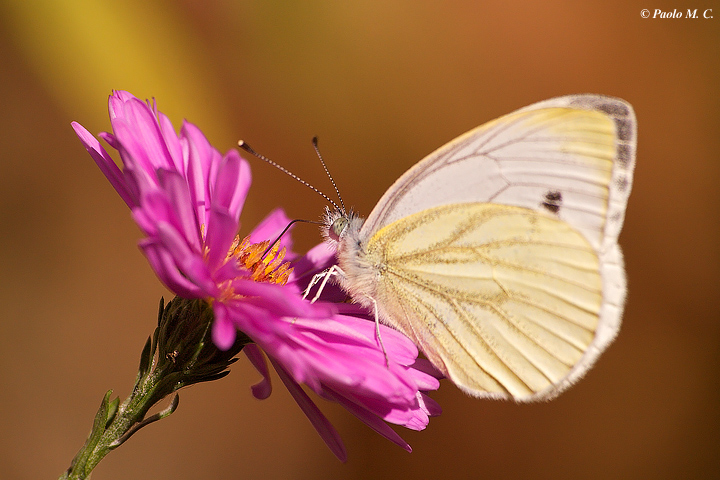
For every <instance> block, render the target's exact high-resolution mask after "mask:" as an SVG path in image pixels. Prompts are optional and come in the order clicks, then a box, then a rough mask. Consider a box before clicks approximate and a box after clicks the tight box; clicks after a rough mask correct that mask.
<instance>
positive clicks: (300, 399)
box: [270, 358, 347, 462]
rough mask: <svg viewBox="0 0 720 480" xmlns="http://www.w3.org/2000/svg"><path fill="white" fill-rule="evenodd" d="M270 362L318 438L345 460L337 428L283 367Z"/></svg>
mask: <svg viewBox="0 0 720 480" xmlns="http://www.w3.org/2000/svg"><path fill="white" fill-rule="evenodd" d="M270 362H271V363H272V364H273V366H274V367H275V371H277V373H278V376H279V377H280V380H282V382H283V383H284V384H285V387H286V388H287V389H288V391H289V392H290V394H291V395H292V396H293V398H294V399H295V401H296V402H297V404H298V405H299V406H300V409H301V410H302V411H303V413H305V415H306V416H307V418H308V420H310V423H312V425H313V427H315V430H317V432H318V434H320V438H322V439H323V440H324V441H325V444H326V445H327V446H328V448H330V450H331V451H332V452H333V453H334V454H335V456H336V457H337V458H338V459H339V460H340V461H341V462H345V461H346V460H347V452H346V451H345V445H343V442H342V439H341V438H340V435H339V434H338V433H337V430H335V428H334V427H333V426H332V424H331V423H330V421H329V420H328V419H327V418H326V417H325V415H323V414H322V412H320V409H319V408H318V407H317V405H315V403H313V401H312V400H310V397H308V395H307V393H305V391H304V390H303V389H302V388H300V385H298V384H297V383H295V381H294V380H293V379H292V378H291V377H290V376H289V375H288V374H287V372H286V371H285V370H284V369H283V367H282V366H280V365H279V364H278V363H276V362H275V361H273V359H272V358H271V359H270Z"/></svg>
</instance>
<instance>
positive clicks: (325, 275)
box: [303, 265, 344, 303]
mask: <svg viewBox="0 0 720 480" xmlns="http://www.w3.org/2000/svg"><path fill="white" fill-rule="evenodd" d="M334 275H337V276H342V275H344V273H343V271H342V270H341V269H340V267H338V266H337V265H333V266H332V267H330V268H329V269H327V270H325V271H324V272H321V273H318V274H316V275H314V276H313V278H312V280H311V281H310V284H309V285H308V287H307V288H306V289H305V293H304V294H303V300H304V299H306V298H307V296H308V295H309V294H310V289H311V288H312V287H313V286H314V285H316V284H317V283H318V282H319V281H320V280H321V279H322V283H321V284H320V288H318V291H317V293H316V294H315V297H313V299H312V300H310V303H315V302H316V301H317V300H318V299H319V298H320V295H321V294H322V292H323V290H325V285H327V282H328V280H330V277H332V276H334Z"/></svg>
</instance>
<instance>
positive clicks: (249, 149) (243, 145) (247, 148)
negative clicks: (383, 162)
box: [238, 140, 345, 212]
mask: <svg viewBox="0 0 720 480" xmlns="http://www.w3.org/2000/svg"><path fill="white" fill-rule="evenodd" d="M238 147H240V148H242V149H243V150H245V151H246V152H248V153H249V154H250V155H253V156H255V157H257V158H259V159H260V160H262V161H263V162H266V163H269V164H270V165H272V166H273V167H275V168H277V169H278V170H280V171H281V172H284V173H286V174H288V175H290V176H291V177H292V178H294V179H295V180H297V181H298V182H300V183H302V184H303V185H305V186H306V187H308V188H310V189H311V190H313V191H314V192H315V193H317V194H318V195H320V196H321V197H323V198H324V199H325V200H327V201H328V202H330V203H331V204H332V206H333V207H335V208H336V209H338V210H340V207H338V204H337V203H335V202H333V201H332V200H331V199H330V197H328V196H327V195H325V194H324V193H323V192H321V191H320V190H318V189H317V188H315V187H313V186H312V185H310V184H309V183H308V182H306V181H305V180H303V179H302V178H300V177H298V176H297V175H295V174H294V173H292V172H291V171H290V170H288V169H287V168H285V167H283V166H281V165H279V164H277V163H275V162H273V161H272V160H270V159H269V158H267V157H266V156H265V155H263V154H261V153H257V152H256V151H255V150H254V149H253V148H252V147H251V146H250V145H248V144H247V143H245V141H244V140H240V141H239V142H238ZM321 160H322V159H321ZM323 165H325V164H324V163H323ZM325 171H327V169H325ZM331 180H332V177H331ZM333 185H335V182H333ZM336 190H337V188H336ZM340 203H342V200H340ZM342 211H343V212H344V211H345V206H344V205H343V209H342Z"/></svg>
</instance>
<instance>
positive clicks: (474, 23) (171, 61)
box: [0, 0, 720, 480]
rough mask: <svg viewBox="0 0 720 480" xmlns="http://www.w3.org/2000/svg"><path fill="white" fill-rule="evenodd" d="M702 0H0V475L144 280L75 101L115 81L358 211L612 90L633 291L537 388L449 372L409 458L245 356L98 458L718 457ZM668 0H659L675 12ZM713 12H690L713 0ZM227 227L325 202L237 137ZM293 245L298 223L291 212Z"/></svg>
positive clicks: (715, 68)
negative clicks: (561, 109) (622, 129)
mask: <svg viewBox="0 0 720 480" xmlns="http://www.w3.org/2000/svg"><path fill="white" fill-rule="evenodd" d="M707 5H709V3H707V2H698V3H686V2H683V3H682V5H677V4H673V2H670V1H665V0H653V1H652V2H650V1H648V0H643V2H637V1H634V0H632V1H611V2H603V3H600V2H586V3H583V2H576V1H569V0H568V1H546V2H531V1H526V2H521V1H516V2H475V1H456V2H442V6H441V2H412V1H405V2H402V1H392V0H390V1H387V0H385V1H365V2H331V1H318V2H287V4H286V2H261V1H253V2H249V1H248V2H240V1H231V0H224V1H220V0H215V1H207V0H204V1H193V0H182V1H169V0H165V1H162V0H153V1H140V0H114V1H112V2H111V1H109V0H102V1H101V0H96V1H81V0H74V1H64V2H57V1H50V0H45V1H43V0H37V1H32V2H27V1H20V0H5V1H3V2H2V3H0V59H1V62H2V64H1V66H2V68H0V102H1V104H0V105H1V107H2V111H1V113H0V125H1V128H0V201H1V202H2V204H1V207H0V216H1V219H0V274H1V275H2V281H0V304H1V305H2V306H3V312H2V319H1V320H0V372H2V373H0V478H3V479H37V478H57V477H58V476H59V475H60V473H61V472H62V471H63V470H64V469H65V468H67V467H68V465H69V462H70V460H71V459H72V457H73V456H74V455H75V453H76V451H77V450H78V449H79V448H80V446H81V445H82V443H83V442H84V440H85V436H86V435H87V434H88V432H89V431H90V426H91V423H92V419H93V416H94V414H95V411H96V409H97V407H98V405H99V403H100V400H101V398H102V396H103V394H104V393H105V391H106V390H107V389H110V388H112V389H114V390H115V393H116V394H118V395H120V396H121V398H125V396H126V395H127V394H128V393H129V390H130V388H131V387H132V384H133V381H134V378H135V374H136V371H137V370H136V369H137V365H138V360H139V355H140V351H141V349H142V346H143V344H144V342H145V339H146V338H147V336H148V335H149V334H150V333H151V332H152V329H153V326H154V323H155V319H156V310H157V304H158V300H159V297H160V296H161V295H165V297H166V298H169V294H168V292H167V291H166V290H165V289H164V288H163V287H162V286H161V285H160V284H159V282H158V281H157V280H156V278H155V276H154V274H153V273H152V271H151V270H150V268H149V267H148V265H147V263H146V261H145V259H144V257H143V256H142V254H141V253H140V252H139V251H138V249H137V247H136V243H137V240H138V239H139V232H138V230H137V228H136V227H135V225H134V223H133V222H132V220H131V219H130V215H129V213H128V211H127V209H126V207H125V205H124V204H123V203H122V201H121V200H120V198H119V197H118V196H117V195H116V193H115V192H114V191H113V189H112V188H111V187H110V185H109V183H108V182H107V181H106V180H105V178H104V177H103V176H102V175H101V173H100V171H99V170H98V169H97V167H96V166H95V165H94V163H93V162H92V160H91V159H90V157H89V156H88V155H87V153H86V152H85V150H84V149H83V147H82V145H81V144H80V142H79V141H78V140H77V139H76V138H75V136H74V134H73V131H72V129H71V128H70V122H71V121H72V120H77V121H79V122H80V123H82V124H83V125H84V126H85V127H87V128H88V129H89V130H90V131H92V132H98V131H102V130H106V129H108V128H109V121H108V119H107V110H106V101H107V95H108V94H109V93H110V91H111V89H125V90H129V91H131V92H132V93H134V94H135V95H136V96H138V97H141V98H149V97H155V98H156V99H157V102H158V105H159V108H160V109H161V110H163V111H164V112H166V113H168V114H169V116H170V118H171V119H172V120H173V121H174V123H175V125H176V126H178V127H179V125H180V122H181V121H182V119H183V118H187V119H188V120H190V121H192V122H194V123H196V124H197V125H198V126H199V127H200V128H202V129H203V131H204V132H205V134H206V135H207V136H208V138H209V139H210V141H211V142H212V143H213V144H214V145H215V146H216V147H218V148H219V149H220V150H222V151H225V150H227V149H228V148H232V147H233V146H234V145H235V143H236V142H237V140H238V139H240V138H242V139H244V140H246V141H248V142H249V143H250V144H251V145H253V146H254V147H255V148H256V149H257V150H259V151H261V152H263V153H264V154H265V155H267V156H269V157H270V158H272V159H274V160H276V161H278V162H279V163H281V164H283V165H284V166H286V167H287V168H289V169H290V170H292V171H294V172H295V173H297V174H299V175H300V176H302V177H303V178H304V179H306V180H308V181H309V182H311V183H313V184H315V185H316V186H318V187H320V188H322V189H323V190H325V191H326V192H328V193H330V194H332V191H331V187H330V185H329V182H328V180H327V179H326V178H325V177H324V174H323V172H322V169H321V167H320V165H319V164H318V162H317V160H316V157H315V154H314V152H313V149H312V146H311V143H310V139H311V138H312V137H313V135H318V136H319V137H320V147H321V150H322V152H323V155H324V157H325V159H326V161H327V162H328V164H329V167H330V169H331V171H332V173H333V175H334V176H335V180H336V182H337V184H338V186H339V187H340V189H341V191H342V193H343V196H344V198H345V202H346V203H349V204H353V205H354V206H355V207H356V208H357V209H358V210H359V211H360V212H362V213H364V214H367V213H369V212H370V210H371V209H372V207H373V205H374V204H375V203H376V202H377V200H378V199H379V198H380V196H381V195H382V193H383V192H384V191H385V189H386V188H387V187H388V186H389V185H390V184H391V183H392V182H393V181H394V180H395V179H396V178H397V177H398V176H399V175H400V174H401V173H402V172H404V171H405V170H406V169H408V168H409V167H410V166H412V165H413V164H414V163H415V162H416V161H418V160H419V159H420V158H422V157H423V156H425V155H426V154H427V153H429V152H431V151H432V150H434V149H435V148H436V147H438V146H440V145H442V144H443V143H445V142H447V141H449V140H451V139H452V138H454V137H455V136H457V135H459V134H461V133H463V132H465V131H466V130H469V129H470V128H472V127H475V126H476V125H479V124H481V123H483V122H485V121H487V120H490V119H493V118H495V117H497V116H499V115H502V114H504V113H508V112H510V111H512V110H514V109H516V108H519V107H522V106H525V105H527V104H530V103H533V102H536V101H539V100H543V99H546V98H549V97H553V96H557V95H563V94H568V93H582V92H594V93H603V94H608V95H614V96H619V97H622V98H624V99H626V100H628V101H629V102H631V103H632V104H633V105H634V107H635V109H636V113H637V116H638V122H639V145H638V162H637V170H636V176H635V184H634V189H633V194H632V196H631V198H630V204H629V207H628V211H627V218H626V225H625V229H624V231H623V233H622V235H621V238H620V243H621V245H622V247H623V250H624V252H625V258H626V263H627V270H628V277H629V299H628V303H627V309H626V314H625V317H624V324H623V328H622V330H621V332H620V335H619V337H618V339H617V341H616V342H615V344H614V345H612V347H611V348H610V349H609V350H608V351H607V352H606V353H605V354H604V355H603V356H602V357H601V359H600V361H599V362H598V364H597V366H596V367H595V368H594V369H593V370H592V371H591V372H590V373H589V374H588V375H587V376H586V378H585V379H583V380H582V381H581V382H580V383H579V384H578V385H577V386H575V387H574V388H572V389H571V390H569V391H568V392H566V393H565V394H563V395H561V396H560V397H559V398H558V399H556V400H554V401H552V402H548V403H542V404H535V405H515V404H512V403H502V402H491V401H480V400H475V399H472V398H469V397H467V396H465V395H464V394H462V393H461V392H460V391H459V390H457V389H456V388H455V387H454V386H453V385H452V384H450V383H447V382H443V385H442V387H441V389H440V391H438V392H437V393H436V394H435V395H434V398H435V399H436V400H438V401H439V402H440V404H441V405H442V406H443V408H444V413H443V415H442V416H440V417H439V418H435V419H433V420H432V421H431V423H430V426H429V427H428V428H427V430H425V431H424V432H419V433H418V432H410V431H400V429H398V431H399V432H400V433H401V435H403V437H404V438H406V439H407V440H408V441H409V442H410V443H411V445H412V446H413V448H414V452H413V453H412V454H408V453H406V452H404V451H403V450H401V449H400V448H398V447H396V446H394V445H392V444H391V443H389V442H388V441H386V440H384V439H382V438H380V437H379V436H378V435H376V434H374V433H373V432H372V431H371V430H370V429H369V428H367V427H366V426H365V425H363V424H362V423H360V422H359V421H357V420H356V419H355V418H354V417H352V416H351V415H350V414H349V413H347V412H346V411H344V410H343V409H341V408H339V407H337V406H335V405H331V404H327V403H320V406H321V408H322V409H323V411H324V412H325V413H326V414H327V415H328V416H329V417H330V419H331V420H332V421H333V423H334V424H335V426H336V427H337V429H338V430H339V432H340V434H341V435H342V437H343V439H344V440H345V443H346V446H347V448H348V453H349V461H348V462H347V464H341V463H340V462H338V461H337V460H336V459H335V458H334V456H333V455H332V454H331V453H330V451H329V450H328V449H327V448H326V447H325V445H324V444H323V442H322V441H321V439H320V438H319V437H318V435H317V434H316V433H315V432H314V430H313V428H312V427H311V426H310V424H309V422H308V421H307V419H306V418H305V417H304V415H303V414H302V413H301V412H300V410H299V408H298V407H297V406H296V405H295V403H294V402H293V400H292V399H291V398H290V396H289V394H288V393H287V392H286V391H285V390H284V388H282V386H281V385H280V384H279V382H277V381H276V382H275V383H276V389H275V392H274V393H273V395H272V396H271V397H270V399H268V400H266V401H263V402H259V401H256V400H255V399H253V398H252V397H251V395H250V391H249V386H250V385H251V384H253V383H255V382H256V381H257V380H258V375H257V374H256V373H255V372H254V371H253V370H252V369H251V368H250V367H249V366H248V363H247V361H246V360H245V359H244V358H242V359H241V360H240V361H239V362H238V363H237V364H236V365H235V366H234V367H233V369H232V373H231V375H229V376H228V377H226V378H225V379H223V380H221V381H218V382H214V383H212V384H205V385H199V386H195V387H191V388H189V389H187V390H184V391H183V392H181V395H180V396H181V402H180V406H179V408H178V410H177V412H175V413H174V414H173V415H172V416H171V417H170V418H168V419H166V420H163V421H162V422H160V423H158V424H155V425H152V426H150V427H148V428H146V429H144V430H143V431H141V432H139V433H138V434H137V435H135V436H134V437H133V438H132V439H131V440H130V441H128V442H127V443H126V444H125V445H123V446H122V447H121V448H119V449H118V450H116V451H114V452H112V453H111V454H110V455H109V456H108V457H107V458H106V459H105V460H103V461H102V463H101V464H100V465H99V466H98V468H97V469H96V470H95V475H94V476H93V478H94V479H96V480H110V479H128V478H132V479H146V478H147V479H164V478H168V479H170V478H172V479H197V478H292V479H315V478H347V479H365V478H393V479H397V478H439V477H441V476H442V477H443V478H486V479H491V478H493V479H494V478H533V479H544V478H557V477H564V478H587V479H590V478H598V479H607V478H615V479H617V478H654V479H660V478H715V477H716V476H717V475H718V474H719V473H718V472H720V408H719V407H720V368H719V367H720V355H719V352H720V313H719V312H718V300H719V299H720V288H719V287H718V285H720V247H719V246H718V241H720V232H719V230H720V222H718V217H719V215H718V209H719V208H720V163H719V162H718V160H719V159H718V152H720V134H719V132H720V95H719V93H720V92H718V85H720V75H719V74H718V73H719V68H720V64H719V62H718V59H720V28H719V27H718V23H719V22H720V8H716V9H715V12H714V18H711V19H703V18H698V19H685V18H683V19H657V18H656V19H653V18H648V19H644V18H642V17H641V10H642V9H643V8H648V9H650V11H651V15H652V13H653V12H654V10H655V9H656V8H657V9H662V10H664V11H672V10H673V8H677V9H678V10H679V11H681V12H685V11H686V10H687V9H688V8H691V9H695V8H697V9H698V16H699V17H701V16H702V13H703V11H704V9H706V8H710V7H708V6H707ZM680 7H682V8H680ZM710 14H712V13H710ZM250 161H251V163H252V164H253V175H254V183H253V186H252V188H251V190H250V195H249V198H248V201H247V203H246V205H245V210H244V212H243V216H242V220H243V231H249V229H250V228H251V227H252V226H253V225H254V224H255V223H256V222H258V221H259V220H260V219H261V218H263V216H264V215H265V214H266V213H267V212H268V211H270V209H272V208H274V207H276V206H278V205H281V206H284V207H285V208H286V209H287V211H288V214H289V215H290V216H291V217H294V218H306V219H316V218H318V216H319V215H320V212H321V209H322V208H323V206H324V201H323V200H322V199H321V198H320V197H319V196H317V195H315V194H314V193H312V192H311V191H309V190H307V189H306V188H305V187H303V186H302V185H300V184H298V183H296V182H294V181H292V180H291V179H289V178H287V177H286V176H284V175H283V174H281V173H280V172H278V171H276V170H275V169H272V168H271V167H269V166H267V165H265V164H262V163H261V162H259V161H257V160H253V159H250ZM295 238H296V241H297V244H298V247H300V248H303V249H305V248H308V247H310V246H312V245H314V244H315V243H317V242H319V240H320V239H319V235H318V233H317V230H316V228H315V227H313V226H306V227H303V226H299V227H297V228H296V229H295Z"/></svg>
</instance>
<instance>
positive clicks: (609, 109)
mask: <svg viewBox="0 0 720 480" xmlns="http://www.w3.org/2000/svg"><path fill="white" fill-rule="evenodd" d="M594 107H595V108H596V109H597V110H600V111H601V112H605V113H607V114H608V115H610V116H612V117H627V116H628V115H630V109H629V108H628V107H627V105H625V104H623V103H617V102H612V103H610V102H608V103H598V104H596V105H594Z"/></svg>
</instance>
